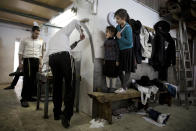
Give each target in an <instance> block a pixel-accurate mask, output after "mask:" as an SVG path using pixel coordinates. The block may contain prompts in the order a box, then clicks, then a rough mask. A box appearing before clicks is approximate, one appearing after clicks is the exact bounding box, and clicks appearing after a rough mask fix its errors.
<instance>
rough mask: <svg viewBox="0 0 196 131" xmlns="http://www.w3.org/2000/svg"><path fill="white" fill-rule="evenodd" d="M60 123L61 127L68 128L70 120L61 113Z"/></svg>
mask: <svg viewBox="0 0 196 131" xmlns="http://www.w3.org/2000/svg"><path fill="white" fill-rule="evenodd" d="M61 124H62V125H63V127H65V128H69V127H70V120H68V119H66V118H65V116H64V115H62V117H61Z"/></svg>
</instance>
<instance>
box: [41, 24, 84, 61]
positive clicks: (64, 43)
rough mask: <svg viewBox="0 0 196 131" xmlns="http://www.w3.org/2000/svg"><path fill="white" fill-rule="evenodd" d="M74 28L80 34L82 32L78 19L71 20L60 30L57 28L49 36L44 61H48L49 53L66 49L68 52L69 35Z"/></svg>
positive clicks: (69, 49)
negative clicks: (54, 32)
mask: <svg viewBox="0 0 196 131" xmlns="http://www.w3.org/2000/svg"><path fill="white" fill-rule="evenodd" d="M75 28H76V29H77V30H78V32H79V33H80V34H81V33H82V31H81V26H80V22H79V21H78V20H73V21H71V22H70V23H69V24H68V25H67V26H65V27H63V28H62V29H61V30H59V31H58V32H57V33H56V34H54V35H53V36H52V37H51V39H50V40H49V42H48V44H47V48H46V53H45V55H44V59H43V62H44V63H48V61H49V55H51V54H55V53H58V52H62V51H67V52H69V53H70V51H71V48H70V45H69V44H70V39H69V37H70V35H71V33H72V32H73V31H74V29H75Z"/></svg>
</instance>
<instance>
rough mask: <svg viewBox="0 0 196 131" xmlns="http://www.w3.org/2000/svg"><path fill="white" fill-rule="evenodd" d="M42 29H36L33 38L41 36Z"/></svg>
mask: <svg viewBox="0 0 196 131" xmlns="http://www.w3.org/2000/svg"><path fill="white" fill-rule="evenodd" d="M39 34H40V31H38V30H35V31H34V32H32V37H33V39H37V38H38V37H39Z"/></svg>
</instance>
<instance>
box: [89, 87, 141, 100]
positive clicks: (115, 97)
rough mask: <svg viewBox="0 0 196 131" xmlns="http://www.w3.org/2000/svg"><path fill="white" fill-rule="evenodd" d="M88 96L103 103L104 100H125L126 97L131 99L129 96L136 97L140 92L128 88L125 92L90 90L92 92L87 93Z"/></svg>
mask: <svg viewBox="0 0 196 131" xmlns="http://www.w3.org/2000/svg"><path fill="white" fill-rule="evenodd" d="M89 96H90V97H92V98H95V99H97V100H98V101H99V102H100V103H105V102H113V101H120V100H126V99H131V98H138V97H140V96H141V95H140V92H138V91H136V90H134V89H129V90H127V91H126V92H125V93H119V94H117V93H102V92H92V93H89Z"/></svg>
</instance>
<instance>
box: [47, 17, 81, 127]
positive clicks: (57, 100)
mask: <svg viewBox="0 0 196 131" xmlns="http://www.w3.org/2000/svg"><path fill="white" fill-rule="evenodd" d="M75 28H76V29H77V30H78V32H79V33H80V40H83V39H84V38H85V36H84V34H83V30H82V29H81V26H80V22H79V21H77V20H73V21H72V22H70V23H69V24H68V25H67V26H65V27H64V28H62V29H61V30H59V31H58V32H57V33H56V34H55V35H54V36H53V37H52V38H51V39H50V40H49V43H48V44H47V46H48V47H47V48H46V54H45V56H44V63H47V62H48V60H49V65H50V67H51V70H52V74H53V103H54V109H53V112H54V119H55V120H59V119H60V116H61V119H62V125H63V126H64V127H65V128H68V127H69V126H70V120H71V117H72V115H73V106H74V86H72V84H71V83H72V80H73V76H72V69H73V68H74V67H72V62H71V55H70V51H71V48H70V42H69V37H70V35H71V33H72V32H73V30H74V29H75ZM63 79H64V81H65V87H63V88H65V90H66V92H64V105H65V108H64V110H63V112H62V111H61V107H62V84H63ZM65 90H64V91H65Z"/></svg>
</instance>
